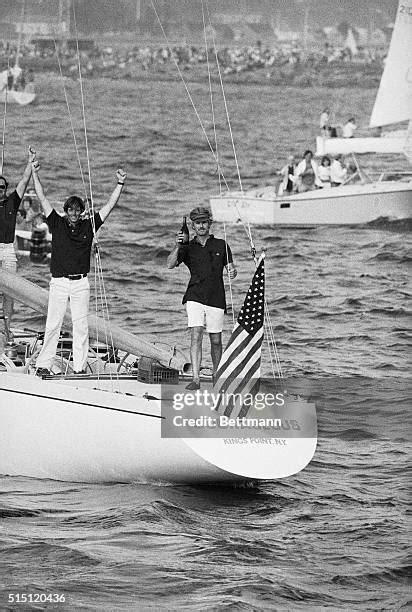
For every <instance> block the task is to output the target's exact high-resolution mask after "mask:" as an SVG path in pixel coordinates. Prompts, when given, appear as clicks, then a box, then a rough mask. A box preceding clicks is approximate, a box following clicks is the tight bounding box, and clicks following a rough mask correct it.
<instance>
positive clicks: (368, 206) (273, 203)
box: [210, 181, 412, 227]
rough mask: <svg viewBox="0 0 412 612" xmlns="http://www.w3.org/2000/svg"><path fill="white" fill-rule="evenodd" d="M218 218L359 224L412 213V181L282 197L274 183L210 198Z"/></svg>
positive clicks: (310, 224)
mask: <svg viewBox="0 0 412 612" xmlns="http://www.w3.org/2000/svg"><path fill="white" fill-rule="evenodd" d="M210 206H211V209H212V215H213V218H214V219H215V221H221V222H229V223H236V222H242V221H243V222H247V223H250V224H254V225H286V226H304V227H313V226H316V225H357V224H363V223H369V222H371V221H374V220H376V219H378V218H389V219H407V218H410V217H412V183H410V182H403V181H377V182H374V183H366V184H359V183H354V184H348V185H342V186H340V187H331V188H327V189H315V190H313V191H307V192H305V193H297V194H293V195H290V196H277V195H276V188H275V187H273V186H269V187H264V188H263V189H262V188H261V189H251V190H249V191H243V192H239V191H231V192H227V193H225V194H223V195H221V196H220V195H219V196H216V197H212V198H211V199H210Z"/></svg>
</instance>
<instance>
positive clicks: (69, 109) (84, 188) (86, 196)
mask: <svg viewBox="0 0 412 612" xmlns="http://www.w3.org/2000/svg"><path fill="white" fill-rule="evenodd" d="M53 40H54V49H55V52H56V57H57V63H58V66H59V73H60V78H61V80H62V84H63V91H64V99H65V101H66V107H67V112H68V115H69V120H70V128H71V131H72V136H73V141H74V148H75V151H76V156H77V163H78V164H79V170H80V176H81V179H82V184H83V191H84V198H85V202H88V193H87V188H86V181H85V178H84V172H83V167H82V162H81V159H80V154H79V146H78V144H77V137H76V131H75V129H74V123H73V115H72V112H71V108H70V103H69V97H68V95H67V87H66V83H65V79H64V75H63V69H62V65H61V61H60V54H59V49H58V46H57V40H56V38H55V37H54V36H53Z"/></svg>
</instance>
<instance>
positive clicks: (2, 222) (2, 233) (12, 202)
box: [0, 191, 21, 244]
mask: <svg viewBox="0 0 412 612" xmlns="http://www.w3.org/2000/svg"><path fill="white" fill-rule="evenodd" d="M20 202H21V197H20V196H19V194H18V193H17V191H13V193H11V194H10V195H9V196H7V198H6V199H5V200H3V201H2V202H0V242H1V243H3V244H10V242H14V232H15V230H16V216H17V211H18V209H19V206H20Z"/></svg>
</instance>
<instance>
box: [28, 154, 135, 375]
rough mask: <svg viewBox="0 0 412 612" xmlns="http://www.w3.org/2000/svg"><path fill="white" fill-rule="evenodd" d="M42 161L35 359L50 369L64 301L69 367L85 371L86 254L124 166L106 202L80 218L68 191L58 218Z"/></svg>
mask: <svg viewBox="0 0 412 612" xmlns="http://www.w3.org/2000/svg"><path fill="white" fill-rule="evenodd" d="M39 169H40V164H39V162H38V161H36V162H34V163H33V180H34V186H35V189H36V194H37V197H38V198H39V200H40V203H41V206H42V208H43V212H44V214H45V216H46V219H47V224H48V226H49V229H50V232H51V234H52V251H51V262H50V272H51V275H52V278H51V281H50V292H49V305H48V311H47V320H46V331H45V335H44V342H43V348H42V350H41V352H40V354H39V356H38V358H37V361H36V368H37V371H36V373H37V374H38V375H39V376H43V375H47V374H49V373H50V368H51V367H52V363H53V359H54V357H55V355H56V349H57V344H58V341H59V337H60V330H61V326H62V323H63V318H64V315H65V313H66V306H67V301H68V300H70V308H71V314H72V323H73V370H74V372H75V373H76V374H80V373H84V372H85V368H86V364H87V355H88V351H89V327H88V321H87V316H88V314H89V297H90V285H89V280H88V278H87V274H88V272H89V271H90V254H91V248H92V243H93V238H94V235H95V234H96V232H97V231H98V229H99V228H100V227H101V225H102V224H103V222H104V221H105V220H106V219H107V217H108V216H109V214H110V212H111V211H112V209H113V207H114V206H115V205H116V204H117V202H118V200H119V197H120V194H121V192H122V188H123V185H124V182H125V179H126V173H125V172H124V171H123V170H118V171H117V172H116V178H117V185H116V187H115V189H114V191H113V193H112V195H111V196H110V198H109V200H108V202H107V204H106V205H105V206H103V208H101V209H100V211H99V212H97V213H95V214H94V215H92V218H91V219H82V218H81V214H82V212H83V211H84V209H85V205H84V202H83V200H82V199H81V198H79V197H78V196H70V197H69V198H68V199H67V200H66V202H65V203H64V206H63V209H64V212H65V215H64V216H63V217H61V216H60V215H59V214H58V213H57V212H56V211H55V209H54V208H53V207H52V206H51V204H50V202H49V200H48V199H47V198H46V196H45V195H44V192H43V187H42V185H41V182H40V178H39Z"/></svg>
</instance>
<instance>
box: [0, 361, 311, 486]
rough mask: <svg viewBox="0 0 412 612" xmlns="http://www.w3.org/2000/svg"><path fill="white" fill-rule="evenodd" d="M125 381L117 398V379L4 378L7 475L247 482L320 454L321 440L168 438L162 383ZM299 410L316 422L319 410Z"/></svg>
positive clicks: (1, 424) (0, 437)
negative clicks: (163, 425) (163, 433)
mask: <svg viewBox="0 0 412 612" xmlns="http://www.w3.org/2000/svg"><path fill="white" fill-rule="evenodd" d="M121 382H122V393H116V392H113V384H114V386H115V388H116V385H117V383H116V380H114V381H113V380H96V378H93V379H87V378H85V379H82V380H80V381H79V380H74V379H71V380H70V379H59V380H56V381H53V380H42V379H40V378H37V377H35V376H30V375H27V374H24V373H14V372H2V373H0V473H1V474H3V475H9V476H19V475H20V476H29V477H34V478H47V479H54V480H63V481H72V482H91V483H97V482H134V481H139V482H142V481H143V482H179V483H219V482H244V481H248V480H249V481H254V480H259V479H272V478H283V477H285V476H289V475H290V474H294V473H296V472H298V471H300V470H301V469H303V468H304V467H305V466H306V465H307V464H308V463H309V462H310V460H311V459H312V457H313V455H314V453H315V449H316V443H317V439H316V437H307V438H305V437H296V438H293V437H291V438H289V439H288V440H287V444H286V445H282V444H279V445H277V444H276V443H267V440H264V443H256V441H255V442H252V441H250V442H248V443H243V444H229V445H227V444H226V442H225V440H224V439H223V438H221V439H216V438H215V439H213V438H210V439H204V438H190V439H183V438H165V437H164V438H162V437H161V421H162V415H161V406H160V401H159V400H158V399H156V398H159V397H161V396H160V393H161V389H160V387H159V385H149V384H147V383H142V382H139V381H137V380H136V378H129V379H127V380H122V381H121ZM96 385H98V386H99V389H96V388H95V387H96ZM171 389H172V390H173V387H171ZM181 390H182V388H180V391H181ZM125 393H128V395H126V394H125ZM145 393H146V394H149V395H150V396H151V397H149V398H146V397H144V394H145ZM129 394H132V395H129ZM152 398H154V399H152ZM292 404H295V405H296V406H297V410H298V412H299V414H300V409H301V407H302V406H303V412H302V414H304V415H305V416H304V417H303V418H306V419H309V420H312V422H313V421H315V420H316V414H315V411H314V408H313V405H310V404H307V403H305V402H301V401H294V402H292ZM285 410H286V408H285ZM294 411H296V407H295V408H294V407H293V406H292V408H291V412H289V407H288V408H287V413H288V414H292V415H293V413H294ZM315 435H316V434H315ZM284 436H285V434H283V437H284ZM280 437H282V433H280ZM272 440H275V439H272Z"/></svg>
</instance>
